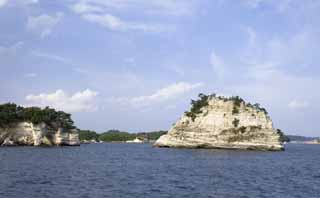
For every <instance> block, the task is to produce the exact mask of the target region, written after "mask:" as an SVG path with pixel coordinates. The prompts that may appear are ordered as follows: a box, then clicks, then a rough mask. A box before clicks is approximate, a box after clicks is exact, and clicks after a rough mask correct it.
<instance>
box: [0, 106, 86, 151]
mask: <svg viewBox="0 0 320 198" xmlns="http://www.w3.org/2000/svg"><path fill="white" fill-rule="evenodd" d="M0 145H1V146H20V145H27V146H55V145H57V146H64V145H65V146H76V145H80V141H79V131H78V129H77V128H76V127H75V126H74V125H73V121H72V119H71V115H70V114H68V113H65V112H63V111H55V110H54V109H51V108H49V107H46V108H44V109H41V108H39V107H27V108H24V107H21V106H17V105H16V104H13V103H7V104H3V105H0Z"/></svg>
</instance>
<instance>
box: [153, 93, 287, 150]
mask: <svg viewBox="0 0 320 198" xmlns="http://www.w3.org/2000/svg"><path fill="white" fill-rule="evenodd" d="M206 100H207V102H206V105H204V106H202V107H201V108H200V111H198V112H197V113H196V114H191V113H190V112H189V113H188V112H187V113H185V115H184V116H182V118H181V119H180V120H178V121H177V122H176V123H175V125H174V126H173V127H172V128H171V129H170V130H169V132H168V134H166V135H163V136H161V137H160V138H159V139H158V140H157V141H156V142H155V144H154V145H155V146H158V147H184V148H221V149H246V150H270V151H280V150H284V147H283V144H282V142H281V137H282V133H281V132H280V131H279V130H276V129H275V128H273V123H272V121H271V119H270V117H269V116H268V115H267V112H266V111H265V109H263V108H260V107H259V106H254V105H250V104H246V103H245V102H244V101H243V100H242V99H240V101H237V102H236V101H235V100H233V99H227V98H222V97H215V96H210V97H207V98H206ZM190 115H191V116H190Z"/></svg>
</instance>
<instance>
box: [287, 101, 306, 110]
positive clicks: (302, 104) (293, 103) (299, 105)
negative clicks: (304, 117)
mask: <svg viewBox="0 0 320 198" xmlns="http://www.w3.org/2000/svg"><path fill="white" fill-rule="evenodd" d="M308 106H309V104H308V102H306V101H299V100H292V101H291V102H290V103H289V104H288V107H289V108H291V109H303V108H306V107H308Z"/></svg>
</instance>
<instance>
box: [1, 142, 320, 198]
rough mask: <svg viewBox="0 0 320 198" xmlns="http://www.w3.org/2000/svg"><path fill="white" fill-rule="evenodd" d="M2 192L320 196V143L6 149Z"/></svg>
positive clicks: (44, 196) (16, 197)
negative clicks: (271, 148)
mask: <svg viewBox="0 0 320 198" xmlns="http://www.w3.org/2000/svg"><path fill="white" fill-rule="evenodd" d="M0 197H1V198H20V197H21V198H29V197H30V198H38V197H39V198H51V197H57V198H69V197H70V198H71V197H72V198H74V197H83V198H85V197H90V198H91V197H92V198H96V197H115V198H117V197H139V198H140V197H192V198H193V197H194V198H198V197H226V198H232V197H237V198H238V197H281V198H286V197H288V198H293V197H306V198H312V197H314V198H316V197H317V198H319V197H320V145H298V144H289V145H287V146H286V151H285V152H255V151H249V152H245V151H230V150H227V151H226V150H188V149H159V148H152V146H151V145H149V144H89V145H81V146H80V147H55V148H35V147H10V148H9V147H6V148H4V147H3V148H0Z"/></svg>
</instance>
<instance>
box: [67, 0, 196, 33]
mask: <svg viewBox="0 0 320 198" xmlns="http://www.w3.org/2000/svg"><path fill="white" fill-rule="evenodd" d="M70 8H71V10H72V11H73V12H75V13H77V14H79V15H80V16H81V17H82V18H83V19H85V20H87V21H89V22H93V23H97V24H99V25H102V26H104V27H107V28H109V29H111V30H114V31H130V30H136V31H137V30H139V31H144V32H164V31H172V30H175V28H174V27H173V25H170V24H168V23H166V24H164V23H159V22H155V21H153V19H152V18H151V17H152V16H154V15H161V16H170V17H180V16H186V15H191V14H192V13H193V12H194V10H195V8H196V4H195V1H193V0H190V1H184V0H175V1H172V0H151V1H150V0H108V1H105V0H82V1H73V3H72V5H71V6H70ZM128 12H130V13H137V15H139V16H141V17H142V18H148V19H149V20H148V21H150V22H148V23H145V22H143V21H139V20H135V21H131V20H127V19H125V17H124V16H126V15H127V13H128ZM157 20H159V19H157Z"/></svg>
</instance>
